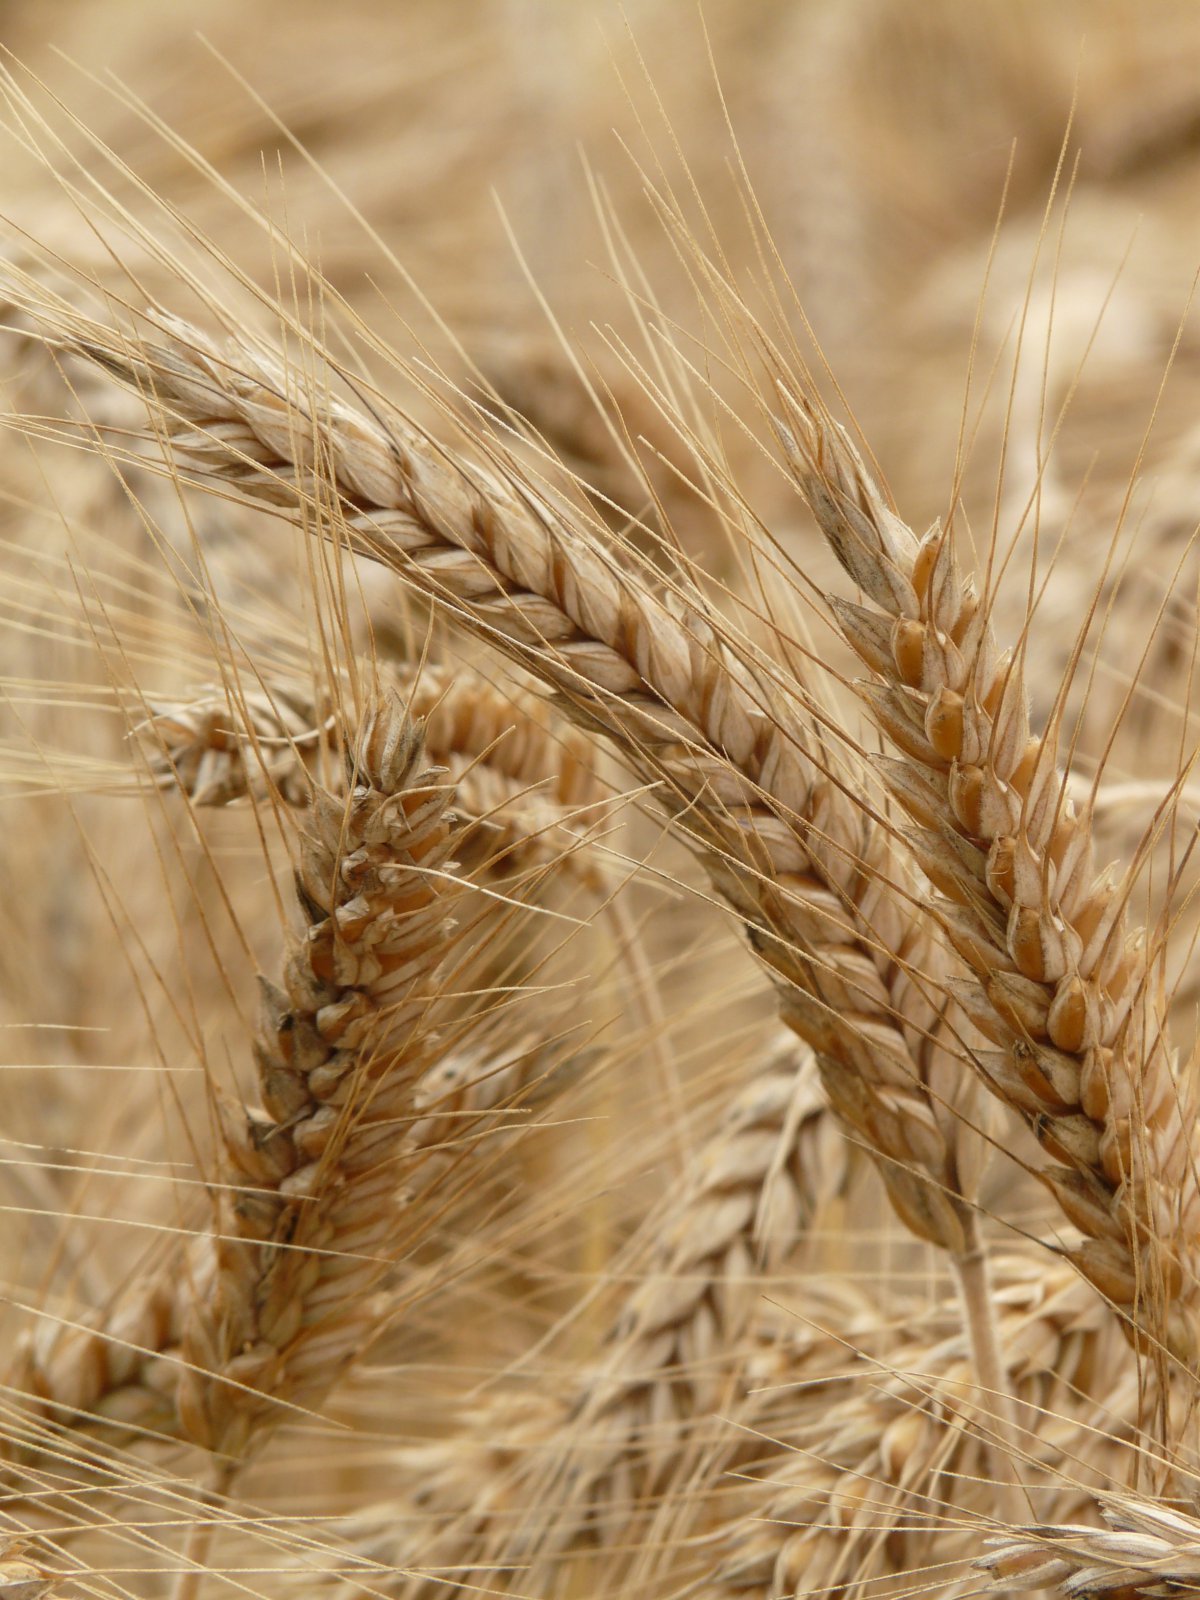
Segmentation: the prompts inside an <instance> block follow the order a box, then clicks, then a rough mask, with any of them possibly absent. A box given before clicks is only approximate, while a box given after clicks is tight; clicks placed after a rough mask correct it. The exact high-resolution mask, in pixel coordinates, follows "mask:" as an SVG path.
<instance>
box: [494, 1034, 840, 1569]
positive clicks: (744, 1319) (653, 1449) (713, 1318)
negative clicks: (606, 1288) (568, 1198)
mask: <svg viewBox="0 0 1200 1600" xmlns="http://www.w3.org/2000/svg"><path fill="white" fill-rule="evenodd" d="M785 1038H787V1036H786V1035H785ZM848 1170H849V1169H848V1163H847V1151H846V1146H845V1142H844V1140H843V1139H842V1138H841V1137H840V1135H839V1133H838V1130H837V1129H836V1127H835V1126H834V1125H833V1122H832V1119H831V1118H830V1115H829V1112H828V1109H827V1107H826V1104H825V1100H824V1097H823V1095H822V1093H821V1088H820V1080H819V1077H818V1070H817V1064H816V1061H815V1058H814V1057H813V1055H812V1053H811V1052H810V1051H808V1050H807V1049H805V1048H804V1047H802V1046H801V1047H797V1044H796V1042H795V1040H794V1039H792V1040H789V1042H787V1043H786V1044H785V1043H783V1042H782V1041H781V1043H780V1044H779V1046H778V1047H777V1048H776V1050H775V1051H774V1052H772V1057H771V1059H770V1060H769V1061H768V1063H767V1065H766V1067H765V1068H764V1070H763V1071H762V1072H760V1073H759V1074H757V1075H756V1077H755V1078H754V1079H753V1080H752V1081H751V1082H750V1083H749V1084H748V1085H746V1087H745V1088H744V1089H742V1090H741V1091H739V1093H738V1094H737V1095H736V1096H735V1098H734V1101H733V1104H732V1105H731V1106H730V1108H729V1110H728V1112H727V1113H726V1116H725V1117H724V1118H723V1119H722V1126H721V1128H720V1129H719V1130H718V1132H717V1133H716V1134H714V1136H713V1137H712V1138H711V1139H710V1140H709V1141H708V1142H707V1143H706V1144H705V1145H703V1146H702V1147H701V1149H700V1150H699V1151H698V1152H697V1154H696V1157H695V1158H694V1160H693V1162H691V1163H690V1164H689V1166H688V1167H687V1168H685V1170H684V1172H683V1173H682V1174H681V1176H680V1180H679V1182H678V1184H677V1185H676V1187H675V1189H674V1191H673V1192H672V1193H671V1195H670V1196H669V1197H668V1199H667V1202H666V1204H665V1205H664V1207H663V1209H662V1211H661V1212H660V1214H659V1215H657V1216H654V1217H652V1218H651V1219H649V1224H648V1228H647V1230H646V1231H647V1232H649V1233H650V1234H651V1236H652V1244H651V1253H650V1256H649V1259H648V1260H647V1261H646V1262H645V1265H644V1267H638V1268H635V1270H637V1271H638V1274H639V1281H638V1282H637V1284H636V1285H635V1287H634V1288H633V1289H632V1291H631V1292H630V1293H629V1294H628V1296H627V1297H626V1299H625V1301H624V1302H623V1304H622V1306H621V1307H620V1310H619V1312H618V1314H617V1317H616V1320H615V1322H614V1324H613V1326H612V1328H611V1330H610V1332H609V1334H608V1335H607V1337H606V1339H605V1341H604V1346H605V1347H604V1351H603V1354H602V1356H601V1359H600V1361H599V1362H598V1363H597V1366H596V1369H595V1370H591V1371H589V1372H588V1373H587V1374H586V1376H585V1378H584V1380H583V1382H582V1383H581V1385H580V1387H579V1390H578V1392H577V1394H576V1395H575V1396H574V1398H573V1399H571V1400H570V1401H569V1402H568V1405H567V1413H566V1415H565V1416H564V1418H563V1419H562V1422H561V1425H560V1427H559V1428H558V1430H557V1433H558V1439H559V1440H560V1441H561V1443H558V1442H557V1441H555V1442H551V1443H550V1444H549V1446H548V1448H546V1449H545V1450H544V1451H543V1452H542V1458H541V1459H540V1460H539V1461H537V1462H536V1463H535V1465H536V1468H537V1471H536V1474H535V1475H534V1476H533V1477H532V1478H531V1479H530V1482H529V1485H528V1499H529V1503H530V1505H531V1506H552V1507H553V1508H554V1515H553V1518H552V1519H548V1520H547V1521H546V1523H545V1526H544V1528H543V1529H542V1533H541V1537H540V1539H539V1547H540V1548H542V1549H545V1548H547V1545H549V1547H551V1548H555V1549H562V1548H564V1547H566V1546H568V1545H570V1544H573V1543H576V1542H578V1540H579V1538H580V1536H581V1533H582V1532H583V1531H584V1529H589V1530H590V1532H591V1535H592V1537H594V1538H595V1540H596V1541H597V1542H598V1543H599V1544H600V1546H601V1547H602V1548H614V1549H615V1548H617V1547H619V1546H620V1545H621V1544H622V1543H623V1542H624V1539H625V1537H626V1528H627V1524H628V1522H629V1520H630V1518H631V1517H632V1515H633V1514H634V1512H635V1511H636V1510H638V1509H640V1508H644V1507H645V1505H646V1504H647V1496H653V1495H655V1494H657V1493H661V1492H662V1491H663V1490H664V1488H665V1487H666V1486H667V1485H668V1484H669V1483H670V1481H671V1479H672V1476H673V1475H674V1474H675V1473H676V1472H677V1471H678V1470H679V1468H680V1464H681V1460H682V1456H683V1451H684V1446H685V1444H688V1443H689V1442H690V1443H694V1442H695V1436H696V1434H697V1430H698V1429H700V1428H701V1427H702V1426H703V1425H704V1424H706V1423H708V1424H711V1423H712V1421H713V1417H714V1411H715V1408H716V1407H717V1406H718V1404H719V1403H720V1402H721V1400H722V1397H723V1396H724V1397H725V1398H726V1399H727V1398H728V1391H729V1385H730V1380H731V1377H732V1375H733V1371H734V1364H735V1363H736V1362H737V1361H738V1360H740V1359H741V1356H742V1354H743V1351H742V1344H741V1341H742V1338H743V1335H744V1334H745V1332H746V1329H747V1327H748V1325H749V1322H750V1320H751V1317H752V1315H753V1313H754V1311H755V1309H756V1307H757V1304H758V1301H759V1299H760V1297H761V1295H762V1293H763V1287H764V1285H763V1274H764V1273H766V1272H769V1271H770V1270H772V1269H773V1268H777V1267H778V1266H779V1264H780V1263H781V1262H782V1261H783V1260H784V1259H786V1258H791V1259H792V1260H795V1257H796V1254H797V1251H798V1250H799V1249H800V1247H801V1246H802V1245H803V1242H804V1240H805V1239H806V1238H807V1236H808V1233H809V1230H810V1228H811V1226H812V1224H813V1223H814V1222H815V1221H816V1219H817V1218H818V1217H819V1215H820V1214H821V1212H822V1211H823V1210H824V1208H825V1207H826V1206H827V1205H828V1204H829V1202H830V1201H832V1200H833V1199H834V1198H835V1196H836V1195H837V1194H839V1193H840V1192H841V1191H842V1189H843V1188H844V1186H845V1183H846V1180H847V1175H848ZM531 1522H532V1519H531ZM530 1547H531V1528H529V1527H527V1528H526V1529H525V1530H523V1540H522V1545H521V1554H522V1555H523V1556H527V1555H528V1552H529V1549H530ZM509 1553H510V1554H511V1553H512V1552H511V1551H510V1552H509Z"/></svg>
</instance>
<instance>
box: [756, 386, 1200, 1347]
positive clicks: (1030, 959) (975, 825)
mask: <svg viewBox="0 0 1200 1600" xmlns="http://www.w3.org/2000/svg"><path fill="white" fill-rule="evenodd" d="M779 393H780V396H781V399H782V402H783V404H784V407H785V411H786V420H785V422H784V423H782V424H781V425H780V434H781V438H782V440H783V443H784V446H785V453H786V456H787V459H788V461H789V463H790V464H791V467H792V470H793V472H794V474H795V479H796V483H797V486H798V487H799V489H800V492H801V494H802V495H803V496H804V497H805V499H806V500H807V501H808V503H809V505H810V506H811V507H812V510H813V513H814V515H815V516H816V518H817V521H818V522H819V524H820V526H821V528H822V531H823V532H824V534H825V536H826V538H827V539H828V540H829V543H830V544H831V546H832V547H833V549H834V552H835V553H836V555H837V556H838V558H839V560H840V561H841V563H842V565H843V566H844V567H845V569H846V571H847V572H848V573H849V574H850V576H851V577H852V578H853V579H854V580H855V582H856V583H858V585H859V586H860V588H861V589H862V590H863V592H864V594H865V595H866V597H867V599H868V601H869V602H870V604H869V605H865V606H860V605H852V604H850V603H849V602H847V601H844V600H838V599H832V600H831V601H830V604H831V605H832V607H833V610H834V614H835V616H836V618H837V620H838V622H839V624H840V625H841V628H842V631H843V633H844V634H845V636H846V638H847V640H848V641H849V642H850V644H851V645H852V646H853V647H854V649H855V650H856V651H857V653H858V654H859V656H860V657H861V658H862V659H863V660H864V661H865V662H866V663H867V665H868V666H869V667H870V668H871V669H872V670H873V672H874V673H875V675H876V679H877V681H876V682H875V683H873V684H869V685H867V686H865V687H864V689H863V697H864V699H865V701H866V704H867V707H868V709H869V710H870V712H871V714H872V716H873V717H874V719H875V721H876V722H877V723H878V724H879V726H880V728H881V729H882V730H883V731H884V732H885V733H886V734H887V735H888V737H889V738H890V739H891V740H892V741H893V743H895V744H896V745H897V746H898V747H899V749H900V750H901V752H902V756H901V759H899V760H890V759H889V760H882V759H881V760H880V761H879V762H878V763H877V765H878V769H879V772H880V774H881V776H882V777H883V779H884V781H885V783H887V785H888V786H889V788H890V789H891V791H892V793H893V794H894V795H895V796H896V798H897V799H898V800H899V801H900V803H901V804H902V805H903V806H904V807H905V809H906V810H907V811H908V813H909V814H910V816H912V818H913V819H914V820H915V822H916V823H917V825H918V826H917V828H916V829H912V830H910V831H909V832H908V834H907V836H906V837H907V839H908V842H909V844H910V846H911V848H912V850H913V853H914V855H915V856H916V858H917V860H918V861H919V862H920V864H921V866H922V868H923V869H924V870H925V872H926V873H927V874H928V875H929V877H930V879H931V881H932V882H933V883H934V885H935V886H936V888H937V889H938V890H939V891H940V892H941V896H942V897H943V898H941V899H940V900H939V901H938V902H937V904H936V910H937V914H938V917H939V920H940V922H941V924H942V926H943V927H944V928H945V930H946V933H947V934H948V936H949V938H950V939H951V940H952V942H953V943H954V945H955V947H956V949H957V950H958V952H959V954H960V955H961V956H962V957H963V959H964V961H966V963H967V964H968V966H969V967H970V969H971V970H972V972H973V974H974V977H973V979H972V980H969V981H963V982H958V983H955V984H954V989H953V992H954V994H955V996H956V998H957V999H958V1001H959V1003H960V1004H961V1005H962V1006H963V1008H964V1009H965V1010H966V1011H967V1013H968V1015H969V1016H970V1017H971V1019H972V1021H973V1022H974V1023H975V1024H976V1025H977V1026H978V1027H979V1028H980V1029H981V1030H982V1031H983V1033H984V1034H985V1035H986V1036H987V1037H988V1038H990V1039H991V1040H992V1041H993V1042H994V1043H995V1044H997V1045H998V1046H1000V1048H999V1049H998V1050H995V1051H989V1052H981V1053H978V1054H977V1056H976V1059H977V1061H978V1064H979V1067H980V1069H981V1071H982V1074H983V1077H984V1078H985V1080H986V1082H987V1083H988V1084H989V1086H990V1087H991V1088H992V1090H993V1092H994V1093H996V1094H997V1095H998V1096H999V1097H1000V1098H1001V1099H1002V1100H1003V1101H1004V1102H1005V1103H1006V1104H1007V1105H1010V1106H1012V1107H1013V1108H1014V1109H1015V1110H1017V1111H1018V1112H1020V1113H1021V1115H1022V1116H1023V1117H1024V1118H1025V1120H1026V1122H1027V1123H1028V1125H1029V1126H1030V1127H1031V1128H1032V1130H1033V1132H1034V1133H1035V1134H1036V1136H1037V1138H1038V1140H1039V1141H1040V1143H1041V1145H1042V1148H1043V1149H1044V1150H1045V1151H1046V1153H1047V1154H1048V1155H1049V1156H1050V1157H1051V1158H1052V1160H1053V1162H1054V1163H1055V1164H1054V1165H1053V1166H1052V1167H1048V1168H1046V1169H1044V1171H1043V1173H1042V1176H1043V1178H1044V1181H1045V1182H1046V1184H1047V1185H1048V1187H1049V1188H1050V1189H1051V1190H1052V1192H1053V1193H1054V1195H1055V1196H1056V1197H1057V1199H1058V1201H1059V1204H1060V1205H1061V1206H1062V1209H1063V1211H1064V1212H1065V1213H1066V1215H1067V1217H1068V1218H1069V1219H1070V1220H1071V1222H1073V1223H1074V1224H1075V1225H1076V1226H1077V1227H1078V1228H1079V1229H1080V1230H1081V1231H1082V1232H1083V1234H1084V1235H1085V1243H1084V1244H1083V1245H1082V1246H1081V1247H1080V1248H1078V1249H1075V1250H1073V1251H1072V1252H1071V1254H1072V1259H1073V1260H1074V1261H1075V1263H1076V1264H1077V1266H1078V1267H1079V1269H1080V1270H1081V1271H1082V1272H1083V1273H1084V1275H1085V1276H1086V1277H1088V1278H1089V1279H1090V1280H1091V1281H1092V1282H1093V1283H1094V1284H1095V1285H1096V1286H1097V1288H1098V1289H1099V1290H1100V1291H1101V1293H1102V1294H1104V1295H1105V1296H1106V1297H1107V1298H1108V1299H1109V1300H1110V1301H1111V1302H1112V1303H1113V1304H1114V1305H1115V1306H1116V1307H1117V1308H1118V1309H1119V1310H1120V1312H1121V1314H1122V1316H1123V1317H1124V1319H1125V1324H1126V1327H1127V1328H1128V1329H1129V1331H1130V1334H1131V1336H1132V1337H1134V1338H1135V1340H1139V1339H1140V1341H1141V1342H1142V1343H1144V1344H1147V1345H1149V1346H1151V1347H1152V1348H1156V1349H1158V1350H1160V1351H1167V1352H1169V1353H1170V1355H1172V1356H1174V1357H1175V1358H1176V1359H1177V1360H1179V1361H1181V1362H1183V1363H1184V1364H1185V1365H1186V1366H1188V1367H1189V1368H1195V1367H1196V1366H1198V1365H1200V1187H1198V1183H1197V1155H1198V1154H1200V1141H1198V1137H1197V1087H1196V1077H1195V1074H1194V1073H1193V1074H1189V1075H1188V1076H1187V1077H1186V1078H1184V1079H1181V1078H1179V1077H1178V1076H1177V1075H1176V1073H1175V1071H1174V1063H1173V1057H1172V1052H1171V1048H1170V1045H1169V1042H1168V1039H1167V1036H1166V1003H1165V999H1164V997H1163V995H1162V993H1161V984H1160V983H1159V981H1158V980H1157V978H1156V975H1155V973H1154V971H1153V970H1151V969H1150V968H1149V967H1148V965H1147V962H1146V958H1145V951H1144V940H1143V938H1142V937H1141V936H1140V935H1139V934H1136V933H1133V932H1131V931H1129V930H1128V929H1127V928H1126V923H1125V907H1126V904H1127V901H1128V899H1129V895H1130V892H1131V884H1130V883H1129V882H1124V883H1122V882H1118V881H1115V880H1114V878H1113V877H1112V876H1111V875H1101V876H1099V877H1097V875H1096V871H1095V866H1094V861H1093V855H1092V844H1091V829H1090V821H1089V817H1088V813H1087V809H1086V807H1085V808H1084V810H1083V811H1082V812H1080V811H1077V810H1076V808H1075V806H1074V804H1073V803H1072V801H1071V800H1070V798H1069V797H1068V795H1067V789H1066V782H1065V779H1064V777H1063V775H1062V773H1061V771H1060V769H1059V767H1058V765H1057V762H1056V738H1055V733H1056V729H1052V730H1051V732H1050V733H1048V734H1047V735H1044V736H1040V735H1036V734H1031V732H1030V728H1029V720H1028V711H1027V699H1026V693H1025V686H1024V680H1023V672H1022V655H1023V652H1022V651H1020V650H1018V651H1017V652H1015V653H1012V652H1010V653H1006V654H1001V653H1000V651H999V649H998V647H997V645H996V642H995V640H994V639H993V637H992V632H991V629H990V627H989V625H988V616H987V607H986V605H982V604H981V603H980V601H979V599H978V597H977V595H976V593H975V590H974V588H973V586H972V584H971V582H970V581H969V580H968V579H966V578H964V577H963V575H962V573H961V571H960V568H959V565H958V560H957V553H956V541H955V536H954V532H953V529H952V528H947V529H942V528H941V527H938V526H935V527H934V528H932V529H931V530H930V532H929V533H928V534H926V536H925V537H924V539H918V538H917V537H916V536H915V535H914V534H913V533H912V532H911V530H910V529H909V528H907V527H906V526H905V524H904V523H903V522H901V521H900V519H899V518H898V517H897V516H896V515H894V513H892V512H891V511H890V510H889V509H888V508H887V506H886V505H885V504H884V502H883V499H882V497H881V495H880V493H879V491H878V489H877V488H876V486H875V485H874V484H873V483H872V482H871V479H870V478H869V476H868V474H867V472H866V470H865V468H864V467H863V464H862V462H861V461H860V459H859V458H858V455H857V453H856V452H855V450H854V448H853V446H852V445H851V444H850V442H849V439H848V438H847V437H846V435H845V433H844V432H843V430H841V429H840V428H838V427H836V426H835V425H834V424H833V423H831V422H829V421H828V420H827V419H826V418H825V417H824V416H822V415H821V414H820V413H819V412H818V411H817V410H816V409H815V408H814V407H813V406H811V405H809V404H808V403H807V402H806V401H804V400H801V399H797V398H796V397H795V396H794V395H793V394H792V393H791V392H790V391H789V390H788V388H787V387H786V385H784V384H780V386H779Z"/></svg>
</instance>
